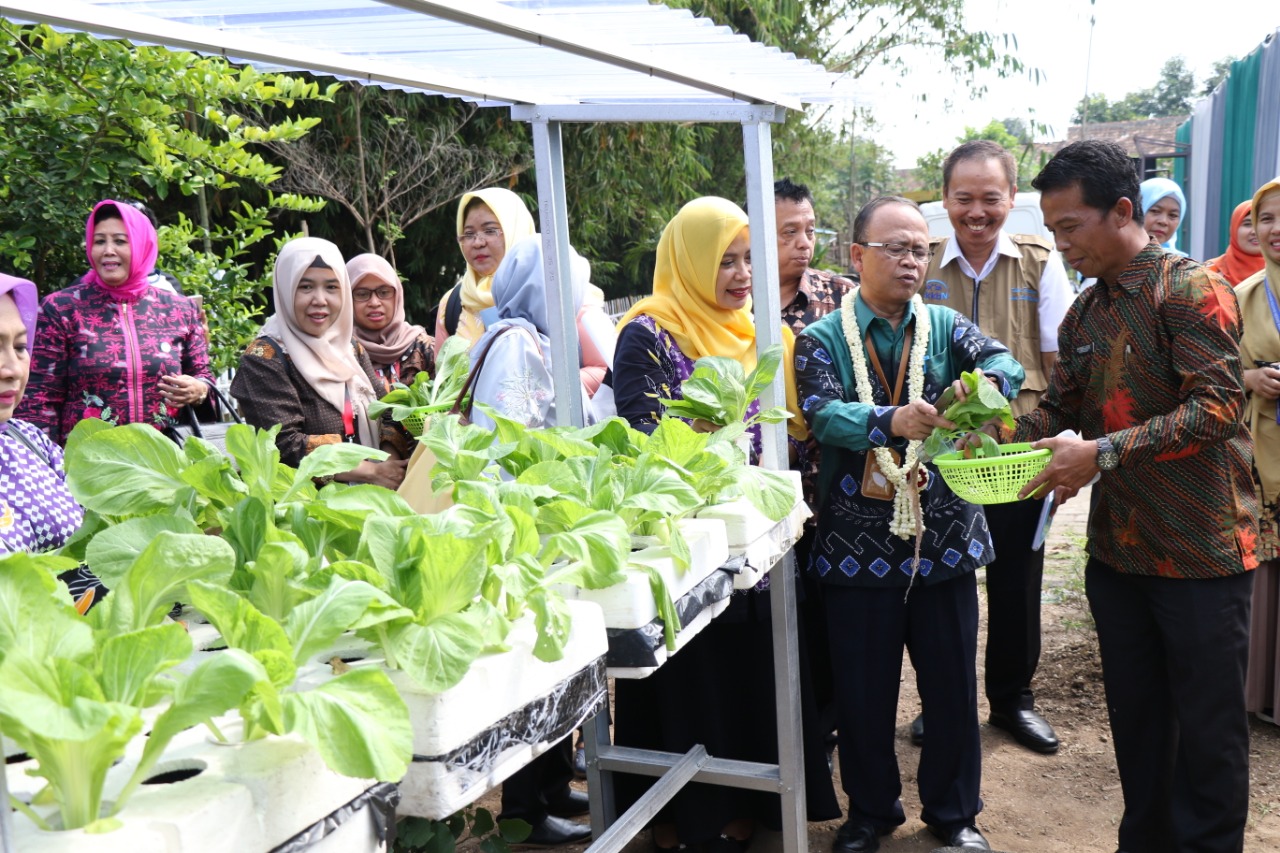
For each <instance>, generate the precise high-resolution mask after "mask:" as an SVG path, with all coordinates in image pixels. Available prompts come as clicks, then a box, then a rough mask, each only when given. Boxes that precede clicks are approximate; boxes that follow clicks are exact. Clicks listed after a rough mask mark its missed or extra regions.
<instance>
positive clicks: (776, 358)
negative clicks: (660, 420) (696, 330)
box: [658, 344, 791, 440]
mask: <svg viewBox="0 0 1280 853" xmlns="http://www.w3.org/2000/svg"><path fill="white" fill-rule="evenodd" d="M781 365H782V344H774V345H773V346H771V347H769V348H768V349H767V350H765V351H764V352H763V353H761V355H760V360H759V361H758V362H757V363H756V366H755V367H754V368H753V369H752V371H751V373H747V372H746V371H745V370H743V369H742V365H741V364H740V363H739V362H738V360H737V359H733V358H720V357H717V356H707V357H705V358H700V359H698V360H697V362H696V363H695V364H694V367H693V373H692V374H691V375H690V376H689V378H688V379H686V380H685V381H684V382H683V383H682V384H681V385H680V395H681V399H679V400H666V399H660V400H658V402H659V403H661V404H662V406H663V409H664V414H665V415H667V416H668V417H673V418H688V419H689V420H704V421H707V422H708V423H710V424H711V425H713V426H715V427H717V428H719V430H721V431H724V432H726V433H727V435H726V436H725V437H726V438H728V439H730V440H732V439H735V438H737V437H738V436H739V435H741V434H742V433H743V432H745V431H746V430H747V429H749V428H750V427H752V426H754V425H755V424H757V423H769V424H773V423H780V422H782V421H785V420H786V419H787V418H789V417H791V413H790V412H788V411H787V409H786V407H785V406H774V407H773V408H771V409H761V410H760V411H759V412H757V413H756V414H755V415H753V416H751V417H750V418H748V417H747V409H748V407H750V405H751V404H752V403H753V402H755V401H756V400H757V399H758V398H759V397H760V394H761V392H763V391H764V389H765V388H767V387H768V386H769V384H770V383H772V382H773V377H774V376H775V375H776V374H777V372H778V368H779V367H780V366H781Z"/></svg>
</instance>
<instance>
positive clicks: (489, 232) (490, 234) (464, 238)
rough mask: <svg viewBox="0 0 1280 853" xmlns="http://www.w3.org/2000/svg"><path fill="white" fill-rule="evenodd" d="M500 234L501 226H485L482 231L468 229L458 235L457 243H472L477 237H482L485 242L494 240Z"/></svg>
mask: <svg viewBox="0 0 1280 853" xmlns="http://www.w3.org/2000/svg"><path fill="white" fill-rule="evenodd" d="M501 236H502V229H501V228H486V229H484V230H483V231H468V232H466V233H465V234H459V235H458V242H459V243H474V242H475V241H476V238H477V237H483V238H484V240H485V242H486V243H487V242H489V241H490V240H496V239H498V238H499V237H501Z"/></svg>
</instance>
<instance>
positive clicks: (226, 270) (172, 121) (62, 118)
mask: <svg viewBox="0 0 1280 853" xmlns="http://www.w3.org/2000/svg"><path fill="white" fill-rule="evenodd" d="M0 33H3V34H4V35H5V36H6V37H7V38H6V42H5V43H4V44H0V162H2V163H3V164H4V168H3V169H2V170H0V201H2V202H3V203H2V204H0V258H2V259H3V266H4V267H5V268H6V269H7V270H10V271H17V272H21V273H24V274H26V275H28V276H29V277H31V278H33V279H34V280H35V281H36V283H37V284H39V285H40V286H41V287H42V288H43V290H44V291H45V292H48V291H50V290H56V289H58V288H60V287H63V286H65V285H66V284H68V283H69V282H70V281H71V280H72V279H73V278H75V277H78V276H80V275H81V274H82V273H84V271H85V269H86V259H85V255H84V245H83V240H84V236H83V235H84V221H85V217H86V216H87V214H88V212H89V210H90V209H91V208H92V206H93V204H94V203H96V202H97V201H99V200H100V199H103V198H119V199H123V200H129V199H141V200H144V201H147V202H149V203H151V204H152V206H153V207H155V208H156V209H157V210H158V212H159V214H160V218H161V221H162V222H167V223H173V222H176V223H177V225H176V226H175V227H177V229H178V230H177V231H175V232H173V233H166V229H165V228H163V227H162V228H161V234H160V237H161V246H162V256H161V258H162V260H161V266H162V267H164V268H166V269H167V270H168V271H170V272H173V273H175V274H177V275H178V276H179V278H180V279H181V280H182V281H183V284H184V286H186V287H187V288H188V290H189V292H191V291H194V292H195V293H196V294H197V295H200V296H203V297H204V298H205V302H206V306H207V307H208V308H209V309H210V313H211V314H214V315H215V316H217V322H215V323H214V324H212V325H211V332H212V335H211V341H210V343H211V349H212V351H213V354H214V359H215V363H216V364H218V365H219V366H225V365H226V364H227V363H228V362H233V361H234V360H235V358H236V357H238V355H239V351H240V350H241V349H242V348H243V346H244V344H245V343H247V340H248V338H247V337H246V335H248V334H251V333H252V327H253V326H254V325H255V324H254V322H253V317H254V316H255V314H256V312H257V311H258V310H259V309H260V306H261V304H262V298H261V295H260V294H261V291H262V289H263V286H264V285H263V282H262V281H260V280H258V279H245V278H238V277H237V274H236V273H237V269H238V267H237V264H238V263H239V261H238V260H237V259H239V258H242V256H243V255H244V254H245V252H246V251H248V249H249V247H251V246H253V245H254V244H256V243H258V242H260V241H262V240H264V239H265V237H266V236H267V235H269V234H270V233H271V229H270V224H269V223H268V222H267V221H266V219H267V214H268V212H269V211H272V210H314V209H316V208H317V207H318V205H319V202H316V201H314V200H309V199H304V198H300V197H296V196H290V195H274V194H272V193H270V191H268V190H266V187H267V186H269V185H270V184H271V183H272V182H273V181H274V180H275V179H276V178H277V177H278V175H279V173H280V169H279V168H278V167H276V166H273V165H271V164H270V163H268V162H267V161H266V160H264V159H263V158H262V157H261V155H259V154H257V153H255V152H254V151H253V150H252V145H253V144H255V143H259V142H264V141H283V140H291V139H298V138H301V137H302V136H303V135H304V134H305V133H306V132H307V131H308V129H310V127H312V126H313V125H314V124H315V122H314V121H312V120H309V119H295V118H293V117H291V116H289V115H283V116H281V117H280V118H278V119H277V120H275V121H272V122H267V121H261V120H257V119H259V118H260V117H261V115H262V111H263V110H264V109H266V108H268V107H274V106H279V107H281V108H282V109H287V108H288V107H289V106H290V105H292V104H293V103H294V102H295V101H298V100H314V99H323V98H326V97H329V96H330V93H329V92H325V91H322V90H320V89H319V87H317V86H316V85H315V84H312V83H307V82H305V81H303V80H300V79H298V78H294V77H288V76H285V75H276V74H260V73H258V72H257V71H255V70H253V69H252V68H239V69H238V68H233V67H232V66H230V65H228V64H227V63H226V62H225V61H223V60H221V59H217V58H203V57H197V56H195V55H193V54H189V53H180V52H172V51H168V50H165V49H162V48H158V47H145V46H144V47H134V46H133V45H130V44H129V43H128V42H124V41H115V40H113V41H104V40H99V39H95V38H92V37H90V36H87V35H83V34H69V33H62V32H57V31H55V30H53V29H51V28H49V27H46V26H35V27H17V26H15V25H13V24H11V23H9V22H7V21H0ZM245 194H251V195H253V197H254V202H253V203H252V204H250V205H248V207H247V208H245V207H243V206H242V199H243V198H244V197H245ZM233 197H234V201H233ZM224 203H233V204H234V205H235V211H236V212H235V214H230V213H229V212H228V211H226V210H224V209H222V204H224ZM215 219H217V220H219V221H218V224H216V225H215V224H214V220H215Z"/></svg>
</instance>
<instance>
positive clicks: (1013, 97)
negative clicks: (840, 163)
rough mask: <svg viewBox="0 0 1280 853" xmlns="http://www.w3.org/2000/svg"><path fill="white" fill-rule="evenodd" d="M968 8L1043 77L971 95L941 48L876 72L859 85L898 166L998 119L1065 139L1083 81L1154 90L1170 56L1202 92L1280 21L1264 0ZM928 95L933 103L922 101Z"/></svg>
mask: <svg viewBox="0 0 1280 853" xmlns="http://www.w3.org/2000/svg"><path fill="white" fill-rule="evenodd" d="M1211 7H1212V8H1211ZM1153 9H1155V10H1158V11H1157V12H1154V13H1153V11H1152V10H1153ZM965 11H966V16H967V23H968V28H969V29H970V30H986V31H989V32H997V33H1004V32H1010V33H1013V34H1014V35H1015V36H1016V37H1017V42H1018V50H1017V54H1018V56H1019V57H1020V58H1021V59H1022V61H1023V63H1024V64H1026V65H1027V66H1029V67H1035V68H1039V69H1040V71H1041V72H1042V74H1041V78H1042V79H1041V82H1040V83H1039V85H1037V84H1035V83H1034V82H1033V81H1032V80H1030V79H1028V77H1027V76H1025V75H1023V76H1021V77H1018V78H1009V79H1004V80H1001V79H999V78H998V77H997V76H996V75H994V74H989V75H984V76H983V77H981V78H980V80H981V82H982V83H985V84H986V85H987V87H988V90H987V92H986V94H985V95H983V96H981V97H979V98H977V99H974V98H973V97H971V93H972V90H971V88H970V87H969V86H968V85H967V84H966V85H961V82H962V81H959V80H955V79H953V76H952V75H950V74H948V75H946V76H945V77H940V76H939V70H940V68H941V65H942V63H941V60H940V59H939V58H938V57H937V55H936V54H935V55H933V56H930V55H927V54H925V55H920V56H916V57H913V58H912V67H911V70H910V71H909V72H908V73H907V75H906V76H901V75H899V74H898V73H897V72H896V71H890V70H887V69H884V70H881V69H873V70H871V71H869V72H868V73H867V74H865V75H863V77H862V78H861V79H860V80H859V81H858V82H857V84H856V85H855V90H856V91H857V92H858V99H859V101H860V102H861V103H862V105H863V106H865V107H866V108H868V109H869V110H870V111H871V112H872V114H873V115H874V117H875V120H876V122H877V124H878V125H879V130H878V132H877V133H876V134H875V135H876V138H877V139H878V140H879V141H880V142H881V143H882V144H884V145H885V146H887V147H888V148H889V149H890V150H891V151H892V152H893V156H894V162H895V165H896V166H898V167H899V168H910V167H913V166H915V165H916V158H917V157H919V156H920V155H921V154H924V153H926V152H928V151H932V150H934V149H937V148H950V147H952V146H953V145H954V144H955V140H956V137H957V136H959V135H960V134H962V133H963V132H964V128H965V127H966V126H975V127H982V126H985V125H986V124H987V123H988V122H989V121H991V120H992V119H1004V118H1023V119H1026V118H1028V117H1029V116H1034V118H1035V119H1036V120H1037V121H1041V122H1044V123H1045V124H1047V125H1049V126H1050V129H1051V133H1050V134H1049V138H1051V139H1063V138H1065V137H1066V131H1067V126H1068V125H1069V123H1070V118H1071V114H1072V112H1074V110H1075V105H1076V104H1077V103H1079V101H1080V98H1081V97H1083V95H1084V93H1085V91H1086V86H1087V90H1088V92H1089V93H1090V94H1097V93H1101V94H1104V95H1106V96H1107V98H1108V100H1117V99H1119V98H1121V97H1123V96H1124V95H1125V94H1127V93H1129V92H1132V91H1135V90H1138V89H1146V88H1150V87H1152V86H1154V85H1155V84H1156V81H1157V80H1158V79H1159V76H1160V69H1161V67H1162V66H1163V65H1164V63H1165V60H1167V59H1169V58H1170V57H1173V56H1182V57H1184V58H1185V59H1186V61H1187V66H1188V67H1189V68H1190V69H1191V70H1192V71H1193V72H1194V73H1195V75H1196V90H1197V92H1198V91H1199V89H1200V86H1201V85H1202V84H1203V82H1204V80H1205V78H1206V77H1208V75H1209V73H1210V72H1211V71H1212V68H1213V63H1214V62H1216V61H1217V60H1219V59H1221V58H1223V57H1224V56H1227V55H1234V56H1236V57H1237V58H1240V57H1243V56H1246V55H1248V54H1249V53H1250V52H1252V51H1253V50H1254V49H1255V48H1256V47H1258V45H1260V44H1261V42H1262V39H1263V38H1265V37H1266V35H1267V34H1268V33H1271V32H1274V31H1275V30H1276V29H1277V27H1280V4H1277V3H1274V2H1265V0H1216V2H1215V3H1212V4H1206V3H1202V2H1201V3H1193V2H1188V0H1165V2H1164V3H1144V2H1136V0H1096V2H1094V3H1093V4H1090V2H1089V0H966V10H965ZM1090 16H1092V17H1093V18H1094V19H1095V24H1094V26H1093V28H1092V29H1093V33H1092V42H1093V45H1092V50H1090V25H1089V19H1090ZM940 84H941V85H940ZM930 87H932V88H930ZM922 92H927V93H928V98H927V100H924V101H921V99H920V95H921V93H922ZM858 132H859V133H863V132H864V131H863V128H861V127H859V128H858Z"/></svg>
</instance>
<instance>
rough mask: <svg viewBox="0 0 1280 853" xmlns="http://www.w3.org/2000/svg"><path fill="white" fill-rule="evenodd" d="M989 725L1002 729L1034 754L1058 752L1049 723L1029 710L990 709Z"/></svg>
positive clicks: (1055, 739) (1054, 736)
mask: <svg viewBox="0 0 1280 853" xmlns="http://www.w3.org/2000/svg"><path fill="white" fill-rule="evenodd" d="M987 721H988V722H989V723H991V725H993V726H995V727H996V728H998V729H1004V730H1005V731H1006V732H1008V733H1009V734H1011V735H1013V739H1014V740H1016V741H1017V742H1018V743H1020V744H1022V745H1023V746H1025V747H1026V748H1027V749H1030V750H1032V751H1034V752H1039V753H1041V754H1042V755H1053V754H1054V753H1055V752H1057V751H1058V736H1057V735H1056V734H1054V731H1053V726H1051V725H1049V721H1048V720H1046V719H1045V718H1044V717H1042V716H1040V715H1039V714H1037V713H1036V712H1035V711H1032V710H1031V709H1029V708H1028V709H1022V708H1015V709H1013V710H1009V711H997V710H996V709H994V708H992V709H991V716H990V717H989V718H987Z"/></svg>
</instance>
